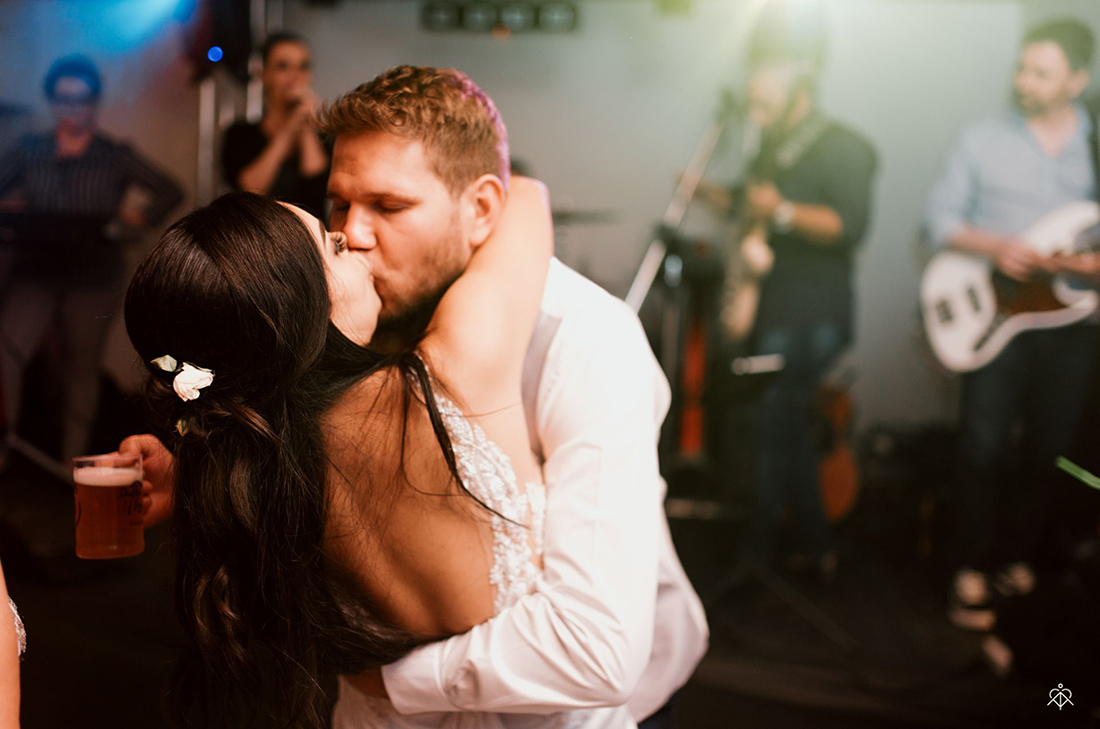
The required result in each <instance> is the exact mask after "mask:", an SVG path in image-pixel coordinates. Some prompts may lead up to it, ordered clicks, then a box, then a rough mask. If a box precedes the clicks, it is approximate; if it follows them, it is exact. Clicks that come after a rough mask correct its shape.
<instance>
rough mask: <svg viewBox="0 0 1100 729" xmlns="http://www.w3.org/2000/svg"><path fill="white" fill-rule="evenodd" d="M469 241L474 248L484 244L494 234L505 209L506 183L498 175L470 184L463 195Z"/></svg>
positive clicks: (482, 177)
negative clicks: (501, 213)
mask: <svg viewBox="0 0 1100 729" xmlns="http://www.w3.org/2000/svg"><path fill="white" fill-rule="evenodd" d="M462 208H463V215H464V217H465V218H466V220H465V221H464V222H465V223H466V230H467V231H468V233H469V234H468V236H467V240H468V241H469V243H470V245H471V246H472V247H473V248H477V247H478V246H480V245H481V244H482V243H484V242H485V241H486V240H487V239H488V238H489V234H490V233H492V232H493V228H495V227H496V224H497V221H498V220H500V212H501V210H503V209H504V183H503V182H501V181H500V178H499V177H497V176H496V175H482V176H481V177H479V178H477V179H476V180H474V181H473V182H472V183H470V186H469V187H468V188H466V192H465V193H464V194H463V199H462Z"/></svg>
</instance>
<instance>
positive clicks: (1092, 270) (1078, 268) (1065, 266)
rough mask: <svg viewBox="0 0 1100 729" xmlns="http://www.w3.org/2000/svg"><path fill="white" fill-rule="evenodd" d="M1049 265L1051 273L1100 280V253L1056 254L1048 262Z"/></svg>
mask: <svg viewBox="0 0 1100 729" xmlns="http://www.w3.org/2000/svg"><path fill="white" fill-rule="evenodd" d="M1047 267H1048V269H1049V270H1050V272H1051V273H1061V274H1067V275H1069V276H1075V277H1078V278H1083V279H1088V280H1090V281H1097V280H1100V253H1076V254H1070V255H1061V254H1059V255H1055V256H1054V257H1053V258H1051V259H1050V260H1049V261H1048V262H1047Z"/></svg>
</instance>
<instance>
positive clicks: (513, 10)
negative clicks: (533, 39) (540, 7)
mask: <svg viewBox="0 0 1100 729" xmlns="http://www.w3.org/2000/svg"><path fill="white" fill-rule="evenodd" d="M500 22H501V24H502V25H504V26H506V27H507V28H508V30H510V31H512V32H513V33H519V32H523V31H525V30H533V29H534V27H535V6H534V5H531V4H530V3H508V4H507V5H504V6H502V7H501V9H500ZM494 33H495V29H494Z"/></svg>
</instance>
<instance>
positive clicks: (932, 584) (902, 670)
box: [0, 457, 1100, 729]
mask: <svg viewBox="0 0 1100 729" xmlns="http://www.w3.org/2000/svg"><path fill="white" fill-rule="evenodd" d="M867 473H868V475H869V476H872V477H874V475H875V471H874V466H873V464H872V465H871V467H870V468H869V470H868V472H867ZM879 476H882V474H879ZM888 480H889V479H885V480H884V482H885V481H888ZM899 489H900V490H896V492H895V493H893V495H891V494H892V492H891V491H890V487H889V486H888V485H887V486H880V487H875V488H869V489H868V490H865V493H864V496H863V499H862V501H861V507H860V509H858V510H857V512H856V513H855V514H853V515H852V516H851V517H849V521H848V522H847V523H846V524H845V525H844V526H843V527H842V528H841V529H840V538H839V540H838V543H839V546H840V554H841V567H840V571H839V573H838V576H837V578H836V580H835V581H834V582H832V583H830V584H828V585H826V586H822V585H821V584H819V583H817V582H815V581H813V580H808V579H794V578H792V577H791V576H790V575H788V574H785V573H784V574H778V575H776V574H770V573H764V574H762V575H751V576H749V578H748V579H743V580H740V581H738V582H737V583H736V584H735V585H728V584H727V583H726V582H724V580H723V578H724V576H726V575H727V570H728V567H729V566H730V564H731V562H732V555H733V554H734V553H735V544H736V541H737V538H738V535H739V532H740V527H739V524H738V523H737V522H733V521H694V520H692V521H689V520H683V519H676V520H673V522H672V527H673V534H674V538H675V540H676V542H677V545H678V548H679V550H680V553H681V556H682V558H683V561H684V563H685V566H686V568H687V570H688V572H689V575H690V576H691V577H692V580H693V581H694V582H695V584H696V585H697V588H698V590H699V592H700V594H701V595H703V596H704V598H706V599H707V601H708V614H709V618H710V622H711V629H712V641H711V650H710V652H709V654H708V655H707V657H706V659H705V660H704V661H703V663H702V665H701V666H700V667H699V669H698V671H697V673H696V675H695V677H694V678H693V680H692V681H691V683H690V684H689V685H688V686H687V687H686V688H685V689H684V691H683V692H682V695H681V700H680V704H679V709H678V712H679V713H678V726H679V727H681V728H682V729H712V728H713V729H718V728H722V729H724V728H726V727H736V728H737V729H754V728H755V727H761V728H764V727H768V728H769V729H770V728H772V727H781V728H783V727H800V728H805V729H826V728H828V729H832V728H834V727H836V728H840V727H844V728H846V729H864V728H867V729H869V728H871V727H898V728H902V729H908V728H916V727H1016V726H1020V727H1061V726H1070V727H1089V726H1093V727H1096V726H1100V720H1098V719H1090V715H1091V713H1092V709H1091V707H1093V706H1096V705H1100V702H1098V701H1095V698H1096V696H1095V692H1096V691H1097V689H1100V675H1098V676H1096V680H1095V681H1094V682H1093V683H1094V684H1095V685H1093V686H1072V685H1071V686H1068V688H1071V689H1073V690H1074V691H1075V695H1076V696H1077V697H1078V700H1077V701H1076V702H1075V703H1074V705H1073V706H1066V707H1064V709H1063V710H1058V709H1057V708H1056V707H1055V706H1051V705H1049V703H1048V702H1049V701H1050V699H1049V693H1050V691H1051V690H1052V689H1054V687H1055V686H1057V684H1059V683H1061V682H1064V681H1066V679H1065V678H1064V677H1063V676H1060V675H1055V674H1056V673H1057V671H1055V672H1053V673H1051V674H1050V675H1035V674H1034V673H1032V674H1031V675H1028V676H1022V677H1021V676H1017V677H1014V678H1009V679H1007V680H1000V679H997V678H995V677H994V676H993V675H992V674H991V673H990V672H989V670H988V669H987V668H986V667H985V665H984V664H983V662H982V659H981V650H980V640H981V637H980V636H975V635H972V634H968V633H965V632H962V631H959V630H957V629H955V628H953V627H951V626H950V625H949V624H948V623H947V621H946V619H945V618H944V604H943V597H942V596H943V592H944V581H945V577H944V574H943V572H942V570H941V569H939V568H938V567H937V566H936V565H937V564H938V561H937V559H936V549H935V542H936V540H937V539H938V537H937V534H936V528H935V520H934V519H932V518H930V517H929V514H928V513H927V510H926V509H924V507H921V506H920V500H919V499H917V500H914V499H909V498H908V497H906V496H905V493H904V492H905V489H904V488H900V487H899ZM71 499H72V496H71V491H70V489H69V487H68V485H67V484H65V483H63V482H61V481H59V480H57V479H56V478H55V477H52V476H49V475H47V474H45V473H44V472H43V471H42V470H41V469H39V468H37V467H35V466H34V465H32V464H30V463H29V462H26V461H25V460H23V459H22V458H19V457H16V458H15V459H14V460H13V463H12V465H11V467H10V468H9V469H8V471H7V472H6V473H4V474H3V475H0V559H2V560H3V563H4V566H5V570H6V571H7V572H8V581H9V588H10V592H11V594H12V597H13V598H14V599H15V601H16V602H17V603H18V605H19V607H20V610H21V611H22V613H23V615H24V618H25V621H26V624H27V630H28V637H29V644H28V650H27V653H26V657H25V660H24V663H23V712H22V713H23V726H24V727H25V729H47V728H48V729H56V728H65V729H68V728H69V727H89V728H92V729H94V728H96V727H111V728H112V729H130V728H133V729H157V728H159V727H165V726H167V724H166V722H165V721H164V719H163V718H162V714H161V711H160V701H161V696H162V693H163V687H164V686H165V683H166V680H167V677H168V674H169V672H170V669H171V662H172V659H173V655H174V653H175V646H176V645H177V642H178V639H179V633H178V628H177V626H176V622H175V617H174V615H173V610H172V604H171V597H170V569H171V567H170V561H169V559H168V555H167V549H166V547H165V545H164V539H165V534H164V532H163V530H153V531H150V532H149V533H148V534H147V537H146V538H147V547H146V551H145V553H144V554H143V555H141V556H139V557H135V558H130V559H123V560H117V561H108V562H96V561H83V560H78V559H76V558H75V557H74V556H73V551H72V548H73V544H72V538H73V537H72V503H71ZM1097 619H1098V620H1100V617H1098V618H1097ZM1090 692H1091V693H1090ZM1090 697H1091V698H1090Z"/></svg>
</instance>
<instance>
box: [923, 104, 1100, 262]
mask: <svg viewBox="0 0 1100 729" xmlns="http://www.w3.org/2000/svg"><path fill="white" fill-rule="evenodd" d="M1077 116H1078V119H1079V123H1078V125H1077V133H1076V134H1074V135H1073V138H1072V139H1070V141H1069V143H1068V144H1067V145H1066V147H1065V149H1063V150H1062V153H1061V154H1059V155H1058V156H1057V157H1051V156H1050V155H1048V154H1047V153H1046V152H1044V151H1043V148H1042V147H1040V146H1039V141H1038V140H1037V139H1036V138H1035V134H1034V133H1033V132H1032V131H1031V128H1030V127H1028V125H1027V121H1026V119H1025V118H1024V117H1023V115H1021V114H1020V113H1018V112H1006V113H1004V114H999V115H997V116H994V117H990V118H989V119H986V120H984V121H981V122H978V123H977V124H974V125H972V126H970V127H968V128H967V129H966V130H965V131H963V133H962V135H961V136H960V137H959V140H958V142H957V143H956V144H955V148H954V149H953V150H952V151H951V155H950V157H948V160H947V168H946V169H945V170H944V171H943V174H942V175H940V178H939V180H937V182H936V184H935V186H934V187H933V188H932V193H931V195H930V196H929V198H928V208H927V211H926V213H925V229H926V232H927V234H928V238H929V240H930V242H931V243H932V245H934V246H937V247H938V246H945V245H947V243H948V241H950V240H951V238H952V237H953V236H954V235H955V233H957V232H958V231H959V228H961V227H962V226H963V225H964V224H968V225H971V226H973V227H975V228H981V229H984V230H989V231H993V232H995V233H1001V234H1004V235H1017V234H1019V233H1022V232H1023V231H1025V230H1026V229H1027V228H1028V227H1030V226H1031V225H1032V224H1033V223H1035V222H1036V221H1038V220H1039V219H1040V218H1041V217H1043V216H1044V215H1046V214H1047V213H1049V212H1051V211H1052V210H1056V209H1057V208H1059V207H1061V206H1062V205H1065V204H1067V203H1071V202H1077V201H1079V200H1089V199H1092V198H1094V197H1095V195H1096V174H1095V171H1094V170H1093V168H1092V158H1091V156H1090V154H1089V145H1088V137H1089V132H1090V131H1091V130H1092V121H1091V120H1090V119H1089V116H1088V114H1087V113H1086V112H1085V110H1084V109H1083V108H1082V107H1080V106H1078V107H1077Z"/></svg>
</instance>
